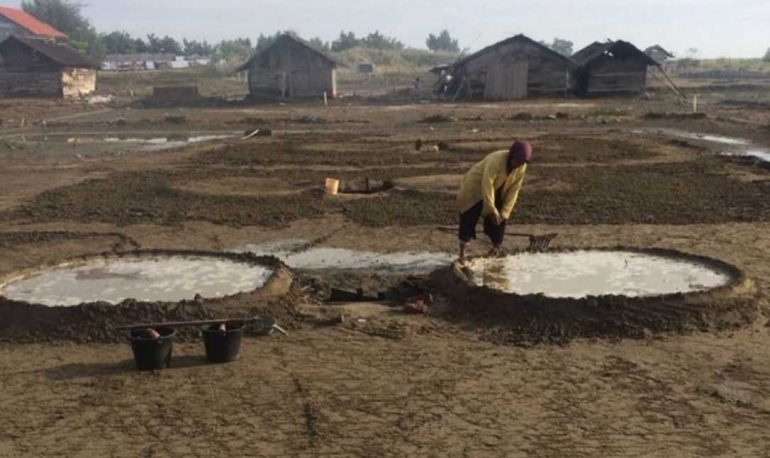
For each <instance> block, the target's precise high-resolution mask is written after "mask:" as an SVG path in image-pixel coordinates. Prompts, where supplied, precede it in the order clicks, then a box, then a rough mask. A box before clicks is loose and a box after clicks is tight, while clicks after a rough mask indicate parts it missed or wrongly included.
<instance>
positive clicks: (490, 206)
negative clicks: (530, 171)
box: [457, 150, 527, 220]
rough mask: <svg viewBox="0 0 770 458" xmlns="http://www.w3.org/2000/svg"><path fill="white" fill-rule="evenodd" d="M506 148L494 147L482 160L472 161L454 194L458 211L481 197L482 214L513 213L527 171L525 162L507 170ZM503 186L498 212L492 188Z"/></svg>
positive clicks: (462, 210) (476, 201) (471, 205)
mask: <svg viewBox="0 0 770 458" xmlns="http://www.w3.org/2000/svg"><path fill="white" fill-rule="evenodd" d="M507 162H508V151H507V150H502V151H495V152H494V153H492V154H490V155H489V156H487V157H486V158H484V160H482V161H481V162H479V163H478V164H476V165H474V166H473V168H471V169H470V170H469V171H468V173H466V174H465V178H464V179H463V184H462V187H461V188H460V193H459V194H458V195H457V208H458V209H459V210H460V213H465V212H467V211H468V210H470V209H471V208H472V207H473V206H474V205H476V204H477V203H479V202H481V201H483V202H484V210H483V212H482V213H481V215H482V216H483V217H487V216H491V215H495V214H499V216H500V217H501V218H503V219H506V220H507V219H509V218H510V217H511V214H512V213H513V209H514V207H516V202H517V201H518V200H519V191H521V185H522V184H523V183H524V176H525V175H526V174H527V164H524V165H522V166H521V167H519V168H518V169H516V170H514V171H513V172H511V174H510V175H509V174H508V170H507ZM500 187H502V188H503V192H502V196H503V205H502V211H500V212H499V213H498V211H497V208H496V206H495V191H497V190H498V189H500Z"/></svg>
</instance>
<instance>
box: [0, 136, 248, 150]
mask: <svg viewBox="0 0 770 458" xmlns="http://www.w3.org/2000/svg"><path fill="white" fill-rule="evenodd" d="M240 134H241V133H240V132H211V133H207V134H206V135H187V134H185V133H163V132H161V133H153V134H147V133H130V132H128V133H121V134H117V133H115V134H112V133H107V134H93V133H83V134H58V133H53V134H47V135H44V136H43V135H36V136H23V135H16V136H11V137H8V139H9V140H12V141H20V142H37V143H49V142H50V143H67V144H70V145H74V146H77V145H99V144H107V145H114V146H132V147H136V148H134V150H135V151H163V150H167V149H173V148H179V147H182V146H186V145H192V144H196V143H203V142H208V141H213V140H224V139H227V138H233V137H234V136H237V135H240Z"/></svg>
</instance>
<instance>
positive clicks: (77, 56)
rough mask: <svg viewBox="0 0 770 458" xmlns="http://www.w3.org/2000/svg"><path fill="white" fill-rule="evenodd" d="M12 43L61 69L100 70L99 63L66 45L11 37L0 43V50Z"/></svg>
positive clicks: (42, 39)
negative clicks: (26, 48)
mask: <svg viewBox="0 0 770 458" xmlns="http://www.w3.org/2000/svg"><path fill="white" fill-rule="evenodd" d="M13 41H18V42H20V43H22V44H24V45H26V46H28V47H29V48H32V49H33V50H35V51H37V52H39V53H40V54H43V55H44V56H46V57H48V58H49V59H51V60H52V61H54V62H56V63H57V64H59V65H61V66H63V67H73V68H94V69H97V70H98V69H100V68H101V64H99V62H97V61H95V60H93V59H91V58H90V57H88V56H86V55H85V54H81V53H79V52H77V51H75V50H74V49H72V48H71V47H70V46H68V45H66V44H63V43H56V42H54V41H51V40H50V39H44V38H27V37H17V36H15V35H12V36H10V37H8V38H6V39H5V40H3V42H2V43H0V48H2V47H3V46H6V45H8V44H9V43H12V42H13Z"/></svg>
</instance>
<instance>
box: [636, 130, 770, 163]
mask: <svg viewBox="0 0 770 458" xmlns="http://www.w3.org/2000/svg"><path fill="white" fill-rule="evenodd" d="M635 133H639V134H645V133H660V134H663V135H666V136H669V137H676V138H682V139H686V140H695V141H702V142H705V143H710V144H713V145H721V146H723V147H725V148H727V151H722V153H721V154H722V155H724V156H748V157H755V158H757V159H759V160H762V161H765V162H770V149H768V148H763V147H760V146H757V145H755V144H754V143H753V142H751V141H750V140H747V139H744V138H736V137H725V136H722V135H711V134H704V133H697V132H687V131H684V130H677V129H655V130H638V131H635Z"/></svg>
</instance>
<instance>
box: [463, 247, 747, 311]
mask: <svg viewBox="0 0 770 458" xmlns="http://www.w3.org/2000/svg"><path fill="white" fill-rule="evenodd" d="M467 267H468V268H469V269H470V272H471V273H472V275H471V277H472V280H473V282H474V283H475V284H476V285H478V286H487V287H490V288H493V289H496V290H500V291H503V292H506V293H512V294H519V295H529V294H543V295H545V296H547V297H552V298H576V299H577V298H584V297H588V296H607V295H617V296H627V297H650V296H661V295H666V294H674V293H687V292H695V291H705V290H709V289H713V288H717V287H719V286H724V285H727V284H729V283H730V281H731V280H732V277H731V275H730V274H729V273H728V272H727V271H725V270H723V269H719V268H717V267H712V266H709V265H706V264H705V263H699V262H696V261H692V260H690V259H687V258H675V257H670V256H661V255H654V254H648V253H641V252H634V251H599V250H597V251H575V252H564V253H522V254H517V255H513V256H507V257H504V258H497V259H479V260H474V261H471V262H470V263H469V264H468V266H467ZM466 271H467V270H466Z"/></svg>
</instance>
